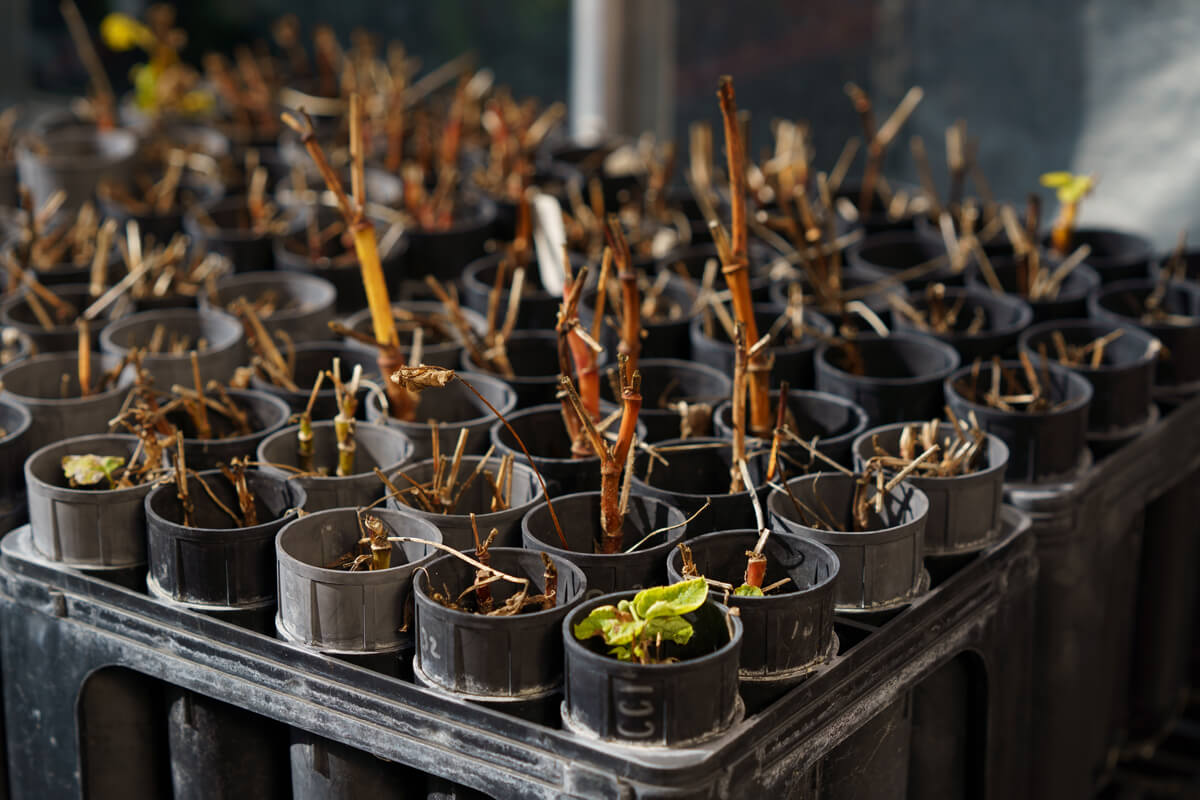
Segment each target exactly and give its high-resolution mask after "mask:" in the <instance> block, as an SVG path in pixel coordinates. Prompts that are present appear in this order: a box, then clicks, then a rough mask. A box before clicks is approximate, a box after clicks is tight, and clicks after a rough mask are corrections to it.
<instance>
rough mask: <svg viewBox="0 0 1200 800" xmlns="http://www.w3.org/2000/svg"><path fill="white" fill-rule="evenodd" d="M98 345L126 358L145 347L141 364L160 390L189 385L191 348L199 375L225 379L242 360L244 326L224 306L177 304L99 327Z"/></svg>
mask: <svg viewBox="0 0 1200 800" xmlns="http://www.w3.org/2000/svg"><path fill="white" fill-rule="evenodd" d="M100 347H101V349H102V350H103V351H104V352H106V353H111V354H113V355H115V356H119V357H124V356H125V355H126V354H128V353H129V351H130V350H131V349H133V348H135V347H137V348H144V349H145V350H146V354H145V355H144V356H143V358H142V366H143V367H144V368H145V370H146V372H148V373H149V374H150V376H151V377H152V378H153V379H154V384H155V386H157V387H158V388H159V389H162V390H164V391H166V390H168V389H170V388H171V387H172V386H174V385H175V384H180V385H183V386H189V385H192V384H193V375H192V362H191V358H190V356H189V353H190V352H191V351H192V350H195V351H196V353H197V361H198V363H199V368H200V380H201V382H203V383H205V384H207V383H208V381H211V380H216V381H226V380H229V377H230V376H231V375H233V371H234V370H235V369H236V368H237V367H240V366H241V365H242V364H244V363H245V361H246V346H245V341H244V339H243V336H242V325H241V323H240V322H238V321H237V319H236V318H235V317H231V316H230V315H228V314H226V313H225V312H223V311H214V310H211V309H210V310H207V311H200V310H195V309H189V308H177V309H172V310H170V311H143V312H141V313H140V314H133V315H131V316H129V317H126V318H125V319H121V320H117V321H116V322H111V323H109V324H108V325H106V326H105V328H104V330H103V331H101V332H100Z"/></svg>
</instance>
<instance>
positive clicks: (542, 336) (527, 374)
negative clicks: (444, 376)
mask: <svg viewBox="0 0 1200 800" xmlns="http://www.w3.org/2000/svg"><path fill="white" fill-rule="evenodd" d="M507 348H508V361H509V363H510V364H511V365H512V368H513V372H514V373H515V375H514V377H511V378H509V377H506V376H504V375H501V374H499V373H497V372H494V371H493V370H492V369H490V368H487V367H484V366H482V365H480V364H476V363H475V359H473V358H471V353H470V352H469V351H466V350H464V351H463V354H462V368H463V369H465V370H467V371H469V372H482V373H484V374H486V375H491V376H492V377H494V378H499V379H500V380H502V381H504V382H505V383H507V384H508V385H509V386H511V387H512V388H513V391H515V392H516V393H517V407H518V408H528V407H530V406H536V405H538V404H539V403H551V402H554V399H555V396H556V395H557V394H558V375H559V369H558V368H559V363H558V335H557V334H556V333H555V332H554V331H552V330H536V331H513V334H512V336H510V337H508V344H507ZM597 359H598V360H599V361H601V366H603V360H604V354H603V353H602V354H600V355H599V356H597Z"/></svg>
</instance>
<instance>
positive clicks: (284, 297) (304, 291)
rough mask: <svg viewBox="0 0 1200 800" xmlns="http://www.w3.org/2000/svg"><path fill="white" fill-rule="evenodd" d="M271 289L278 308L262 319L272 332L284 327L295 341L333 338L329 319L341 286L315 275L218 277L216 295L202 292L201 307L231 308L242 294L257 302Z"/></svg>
mask: <svg viewBox="0 0 1200 800" xmlns="http://www.w3.org/2000/svg"><path fill="white" fill-rule="evenodd" d="M267 293H270V294H271V295H273V296H274V298H275V306H276V310H275V311H273V312H272V313H270V314H267V315H265V316H262V317H261V320H262V324H263V327H264V328H266V329H267V330H268V331H269V332H270V333H271V334H272V335H274V334H275V333H276V331H281V332H283V334H285V335H286V336H287V337H288V339H290V340H291V341H292V342H293V343H295V344H301V343H303V342H315V341H324V340H327V339H332V338H333V332H332V331H330V330H329V323H330V321H332V320H333V316H334V306H335V304H336V301H337V290H336V289H334V288H333V284H331V283H329V281H326V280H323V279H321V278H318V277H316V276H315V275H288V274H286V273H280V272H244V273H242V274H240V275H230V276H228V277H226V278H222V279H221V280H219V281H217V287H216V291H215V292H214V294H213V296H212V297H209V296H207V295H202V296H201V299H200V302H201V308H207V307H212V306H216V307H217V308H218V309H220V310H222V311H230V309H229V306H230V305H231V304H232V303H233V302H235V301H236V300H238V299H239V298H245V299H246V300H247V301H248V302H250V303H254V301H255V300H257V299H258V298H260V297H262V296H263V295H265V294H267ZM230 313H232V312H230ZM276 344H277V345H278V344H279V342H276Z"/></svg>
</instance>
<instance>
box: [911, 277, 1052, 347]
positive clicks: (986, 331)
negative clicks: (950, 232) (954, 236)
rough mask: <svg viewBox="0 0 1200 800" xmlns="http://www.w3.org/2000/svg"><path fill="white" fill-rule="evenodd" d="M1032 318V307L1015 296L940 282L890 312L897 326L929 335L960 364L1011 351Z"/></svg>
mask: <svg viewBox="0 0 1200 800" xmlns="http://www.w3.org/2000/svg"><path fill="white" fill-rule="evenodd" d="M1032 322H1033V309H1032V308H1031V307H1030V305H1029V304H1028V303H1027V302H1025V301H1024V300H1022V299H1021V298H1019V297H1015V296H1012V295H1002V294H996V293H994V292H991V291H988V290H985V289H982V288H978V287H967V288H955V287H943V286H941V284H933V285H931V286H929V287H928V288H926V290H925V291H924V292H923V293H921V294H917V295H914V296H913V297H912V298H911V300H910V303H909V304H908V306H907V307H904V306H902V305H900V304H897V305H896V307H895V309H894V311H893V313H892V324H893V327H894V328H895V329H896V330H898V331H905V330H911V331H916V332H918V333H926V334H929V335H930V336H934V337H936V338H938V339H940V340H942V341H943V342H945V343H946V344H948V345H950V346H951V347H953V348H954V349H955V350H957V351H958V355H959V356H960V357H961V358H962V361H963V363H968V362H971V361H974V360H975V359H977V358H991V357H992V356H1001V357H1009V356H1011V355H1012V354H1013V353H1014V352H1015V345H1016V343H1017V337H1018V336H1019V335H1020V334H1021V332H1022V331H1024V330H1025V328H1027V327H1028V326H1029V325H1030V323H1032Z"/></svg>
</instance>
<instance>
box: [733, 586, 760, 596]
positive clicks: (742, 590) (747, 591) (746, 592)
mask: <svg viewBox="0 0 1200 800" xmlns="http://www.w3.org/2000/svg"><path fill="white" fill-rule="evenodd" d="M733 596H734V597H762V596H763V590H762V589H760V588H758V587H757V586H751V585H750V584H748V583H743V584H742V585H741V586H739V587H737V588H736V589H734V590H733Z"/></svg>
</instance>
